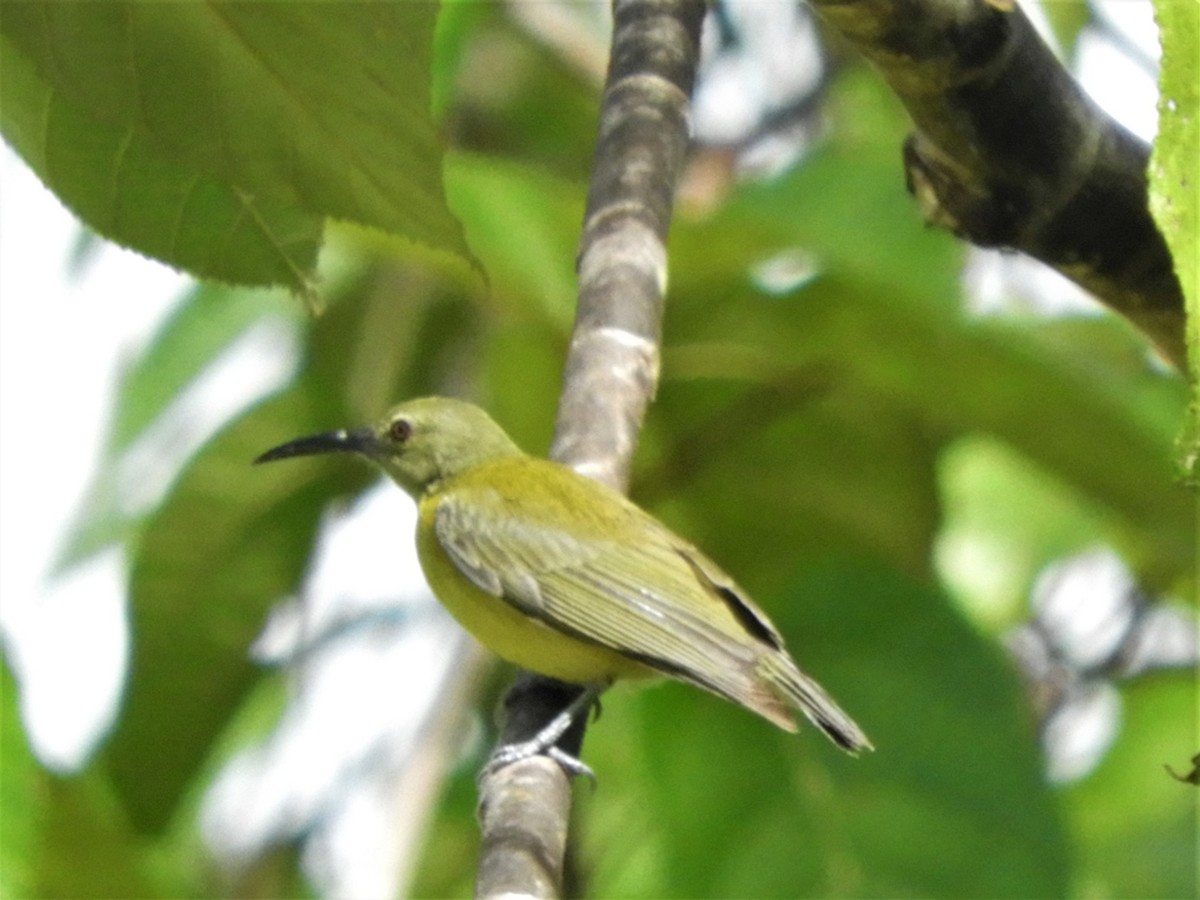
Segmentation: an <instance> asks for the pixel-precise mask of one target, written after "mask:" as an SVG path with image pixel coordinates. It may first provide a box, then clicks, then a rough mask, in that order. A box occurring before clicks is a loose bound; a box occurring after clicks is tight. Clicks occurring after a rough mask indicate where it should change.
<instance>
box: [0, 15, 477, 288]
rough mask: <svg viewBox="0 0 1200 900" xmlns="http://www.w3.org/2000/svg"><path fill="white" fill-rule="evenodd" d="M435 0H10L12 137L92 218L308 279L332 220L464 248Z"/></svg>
mask: <svg viewBox="0 0 1200 900" xmlns="http://www.w3.org/2000/svg"><path fill="white" fill-rule="evenodd" d="M436 15H437V5H436V4H434V3H367V2H353V3H338V4H323V3H269V2H251V3H234V4H224V3H138V2H119V3H86V2H82V3H80V2H63V3H54V4H49V5H45V4H5V8H4V12H3V16H0V32H2V36H3V39H4V52H3V54H2V57H3V60H4V70H3V73H2V74H3V78H2V79H0V84H3V95H2V97H0V100H2V101H3V102H2V103H0V109H2V110H3V119H2V122H3V128H4V134H5V136H6V138H7V139H8V141H9V142H10V143H12V144H13V146H14V147H15V148H16V149H17V150H18V152H20V153H21V155H22V156H23V157H24V158H25V159H26V161H27V162H29V164H30V165H31V166H32V167H33V169H34V170H35V171H36V172H37V173H38V174H39V175H40V176H41V177H42V179H43V180H44V181H46V182H47V184H49V185H50V186H51V187H52V188H53V189H54V190H55V191H56V193H58V194H59V196H60V197H61V198H62V199H63V200H64V202H65V203H66V204H67V205H68V206H70V207H71V208H72V209H74V210H75V211H76V212H77V213H78V214H79V215H80V217H81V218H83V219H84V221H86V222H87V223H88V224H89V225H91V227H92V228H94V229H95V230H96V231H98V232H100V233H101V234H103V235H105V236H106V237H109V238H112V239H113V240H115V241H117V242H118V243H122V244H125V245H126V246H130V247H133V248H134V249H137V250H140V251H141V252H144V253H147V254H150V255H153V256H156V257H158V258H160V259H162V260H163V261H165V262H168V263H170V264H172V265H176V266H179V267H181V268H186V269H188V270H189V271H191V272H193V273H195V274H197V275H200V276H203V277H208V278H216V279H221V280H225V281H231V282H238V283H244V284H285V285H288V286H289V287H291V288H292V289H294V290H303V291H306V292H311V291H312V290H313V285H312V277H313V275H314V269H315V262H316V252H317V248H318V244H319V241H320V236H321V232H322V227H323V222H324V220H325V219H326V218H335V219H345V220H349V221H352V222H358V223H361V224H364V225H368V226H371V227H374V228H379V229H383V230H386V231H390V232H395V233H397V234H400V235H403V236H405V237H408V238H410V239H412V240H416V241H420V242H423V243H426V244H429V245H431V246H433V247H436V248H439V249H442V250H446V251H449V252H452V253H457V254H460V255H463V256H469V254H468V252H467V250H466V247H465V244H464V243H463V239H462V235H461V231H460V229H459V226H458V223H457V220H455V218H454V217H453V215H452V214H451V213H450V212H449V210H448V209H447V207H446V205H445V202H444V199H443V196H442V189H441V177H440V148H439V141H438V136H437V131H436V129H435V127H434V124H433V121H432V119H431V117H430V114H429V109H428V107H429V65H430V54H431V49H430V48H431V44H432V35H433V28H434V23H435V19H436Z"/></svg>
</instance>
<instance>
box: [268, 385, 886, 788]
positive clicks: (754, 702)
mask: <svg viewBox="0 0 1200 900" xmlns="http://www.w3.org/2000/svg"><path fill="white" fill-rule="evenodd" d="M326 453H349V454H354V455H357V456H360V457H364V458H365V459H367V460H369V461H370V462H372V463H374V464H375V465H376V466H377V467H378V468H380V469H381V470H382V471H383V472H384V473H385V474H386V475H388V476H389V477H390V478H391V479H392V480H393V481H395V482H396V484H398V485H399V487H400V488H402V489H403V490H404V491H405V492H407V493H408V494H409V495H410V496H411V497H412V498H413V499H414V500H415V501H416V503H417V507H418V518H417V529H416V544H417V555H418V559H419V560H420V564H421V568H422V570H423V572H424V574H425V577H426V580H427V581H428V582H429V585H430V587H431V588H432V590H433V593H434V595H435V596H436V597H437V598H438V600H439V601H440V602H441V603H442V605H443V606H445V607H446V609H447V610H448V611H449V612H450V613H451V615H452V616H454V618H455V619H457V620H458V622H459V623H460V624H461V625H462V626H463V627H464V628H466V630H467V631H469V632H471V633H472V634H473V635H474V636H475V637H476V639H478V640H479V641H480V642H481V643H482V644H484V645H485V646H486V647H488V648H490V649H491V650H492V651H493V652H494V653H496V654H497V655H498V656H500V657H502V658H503V659H506V660H508V661H509V662H511V663H514V664H516V665H518V666H520V667H521V668H524V669H527V670H529V671H531V672H535V673H537V674H540V675H545V676H548V677H550V678H554V679H558V680H559V681H564V682H568V683H571V684H576V685H580V686H583V687H584V688H585V691H584V693H583V694H582V695H581V699H580V701H579V702H577V703H575V704H572V706H571V707H570V708H569V709H568V710H566V711H565V712H564V714H563V715H562V716H560V717H558V721H557V725H555V726H554V728H553V729H552V728H551V727H550V726H548V727H547V729H544V730H543V732H542V733H540V734H539V735H538V736H537V738H535V740H534V741H532V742H526V744H525V745H523V746H520V747H518V748H517V749H516V750H515V751H510V752H508V753H507V754H506V753H504V752H503V748H502V751H501V753H500V755H499V757H496V758H494V760H493V762H495V761H496V759H498V760H499V761H500V762H501V763H507V762H509V761H512V760H513V759H517V758H521V757H523V756H525V755H531V754H533V753H536V752H540V751H541V750H545V749H546V748H547V747H549V746H550V745H552V744H553V743H554V741H555V740H557V738H558V736H559V735H560V734H561V732H562V731H564V730H565V729H566V727H567V726H568V725H569V724H570V720H571V717H572V716H574V715H575V714H577V712H578V710H579V709H580V708H582V707H586V706H587V705H588V704H590V703H591V702H592V701H593V700H594V699H595V698H597V697H599V695H600V693H601V692H602V691H603V690H604V689H606V688H607V687H608V686H609V685H611V684H612V683H614V682H616V681H620V680H643V679H648V678H653V677H656V676H667V677H670V678H674V679H677V680H680V681H684V682H688V683H691V684H693V685H696V686H698V687H700V688H703V689H705V690H707V691H710V692H711V693H713V694H716V695H717V696H720V697H723V698H725V699H726V700H729V701H732V702H733V703H736V704H738V705H740V706H742V707H744V708H746V709H748V710H750V711H752V712H754V713H757V714H758V715H760V716H762V717H763V718H764V719H766V720H768V721H769V722H772V723H773V724H775V725H776V726H778V727H780V728H782V729H784V730H786V731H792V732H794V731H797V730H798V729H797V725H796V720H795V717H794V715H793V711H794V710H798V711H799V712H800V713H802V714H803V715H804V716H805V717H806V718H807V719H808V720H809V721H810V722H812V723H813V724H814V725H815V726H816V727H817V728H819V729H820V730H821V731H822V732H823V733H824V734H825V735H827V736H828V737H829V738H830V740H832V741H833V742H834V743H835V744H836V745H837V746H839V747H841V748H842V749H844V750H846V751H848V752H849V753H851V754H858V753H859V752H860V751H861V750H864V749H873V748H872V746H871V742H870V741H869V740H868V739H867V736H866V734H865V733H864V732H863V730H862V729H861V728H860V727H859V726H858V725H857V724H856V723H855V722H854V720H853V719H851V718H850V716H849V715H847V714H846V713H845V712H844V711H843V710H842V709H841V707H839V706H838V704H837V703H836V702H835V701H834V700H833V698H832V697H830V696H829V694H828V693H826V691H825V690H824V689H823V688H822V687H821V686H820V685H819V684H817V682H816V681H814V680H813V679H812V678H810V677H809V676H808V675H806V674H805V673H804V672H802V671H801V670H800V668H799V666H798V665H797V664H796V662H795V660H794V659H793V658H792V656H791V655H790V654H789V652H788V650H787V649H786V647H785V645H784V641H783V638H782V637H781V635H780V633H779V631H778V630H777V629H776V627H775V626H774V625H773V624H772V623H771V620H770V619H769V618H768V617H767V615H766V613H765V612H763V611H762V609H760V608H759V607H758V606H757V605H756V604H755V603H754V602H753V601H752V600H751V599H750V597H749V595H748V594H747V593H746V591H744V590H743V589H742V588H741V587H739V586H738V585H737V583H736V582H735V581H734V580H733V579H732V578H731V577H730V576H729V575H728V574H726V573H725V572H724V571H723V570H722V569H721V568H720V567H719V566H718V565H717V564H716V563H714V562H713V561H712V560H711V559H709V558H708V557H707V556H706V555H705V554H704V553H703V552H701V551H700V550H699V549H698V548H697V547H695V546H694V545H693V544H692V543H691V542H689V541H687V540H685V539H684V538H682V537H680V536H679V535H677V534H675V533H674V532H673V531H672V530H671V529H670V528H668V527H667V526H666V525H665V524H663V523H662V522H660V521H659V520H658V519H656V518H655V517H654V516H652V515H651V514H649V513H648V512H646V511H645V510H643V509H641V508H640V507H639V506H637V505H636V504H635V503H633V502H632V501H631V500H629V499H628V498H627V497H625V496H624V495H623V494H621V493H620V492H618V491H616V490H613V489H612V488H610V487H608V486H607V485H604V484H601V483H600V482H597V481H594V480H592V479H590V478H587V477H585V476H583V475H581V474H579V473H578V472H576V471H575V470H574V469H571V468H570V467H568V466H565V465H562V464H560V463H557V462H553V461H551V460H548V459H542V458H539V457H535V456H531V455H529V454H527V453H525V452H524V451H523V450H521V449H520V447H518V446H517V444H516V443H515V442H514V441H513V440H512V439H511V438H510V437H509V436H508V434H507V433H506V432H505V431H504V429H503V428H501V426H500V425H498V424H497V423H496V422H495V421H493V419H492V418H491V417H490V416H489V415H488V414H487V413H486V412H485V411H484V410H483V409H481V408H480V407H478V406H476V405H474V404H472V403H468V402H466V401H463V400H458V399H453V398H448V397H424V398H421V399H415V400H410V401H407V402H404V403H401V404H400V405H398V406H395V407H393V408H392V409H391V410H389V411H388V412H387V414H386V415H384V416H383V417H382V418H381V419H379V420H378V421H377V422H375V423H374V424H372V425H367V426H363V427H359V428H353V429H339V430H336V431H329V432H324V433H321V434H314V435H310V436H308V437H301V438H297V439H295V440H292V441H289V442H287V443H284V444H281V445H280V446H277V447H275V448H273V449H271V450H268V451H266V452H265V453H263V454H262V455H260V456H259V457H258V458H257V459H256V460H255V463H266V462H272V461H275V460H282V459H288V458H293V457H301V456H312V455H317V454H326ZM553 724H554V723H552V725H553ZM554 749H557V748H554ZM551 755H554V754H551ZM555 758H559V759H560V761H562V762H564V765H565V761H564V760H562V759H561V758H560V757H558V756H556V757H555ZM581 770H586V766H583V767H582V769H581ZM588 771H589V774H590V770H588Z"/></svg>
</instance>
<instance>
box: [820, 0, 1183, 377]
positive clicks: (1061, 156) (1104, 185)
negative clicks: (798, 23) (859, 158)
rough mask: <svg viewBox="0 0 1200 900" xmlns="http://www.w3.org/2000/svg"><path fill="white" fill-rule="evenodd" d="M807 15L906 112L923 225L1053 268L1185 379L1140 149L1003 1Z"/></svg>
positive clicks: (908, 1) (898, 4)
mask: <svg viewBox="0 0 1200 900" xmlns="http://www.w3.org/2000/svg"><path fill="white" fill-rule="evenodd" d="M810 2H811V3H812V6H813V8H814V9H815V10H816V11H817V12H818V13H819V14H820V15H821V17H822V18H824V19H825V20H826V21H827V22H828V23H829V24H831V25H832V26H833V27H834V28H836V29H837V30H838V31H840V32H841V33H842V35H844V36H845V37H846V38H848V39H849V40H850V41H851V42H852V43H853V44H855V46H856V47H857V48H858V49H859V51H860V52H862V54H863V55H864V56H866V57H867V58H868V59H869V60H871V62H872V63H874V64H875V66H876V67H877V68H878V69H879V70H880V71H881V72H882V74H883V76H884V78H886V79H887V81H888V83H889V84H890V85H891V87H892V89H893V90H894V91H895V93H896V95H897V96H898V97H899V98H900V101H901V102H902V103H903V104H904V105H905V107H906V108H907V109H908V112H909V114H910V115H911V117H912V120H913V123H914V124H915V125H916V131H915V132H914V134H912V135H911V136H910V137H909V139H908V141H907V142H906V143H905V146H904V165H905V170H906V175H907V182H908V186H909V190H911V191H912V193H913V194H914V195H915V197H916V198H917V201H918V203H919V204H920V206H921V209H922V212H923V214H924V215H925V218H926V220H927V221H929V222H930V223H931V224H934V225H938V226H941V227H944V228H948V229H950V230H951V231H953V232H954V233H955V234H956V235H958V236H959V237H962V238H965V239H966V240H969V241H971V242H972V243H974V244H978V245H980V246H983V247H1002V248H1010V249H1014V250H1020V251H1022V252H1024V253H1027V254H1029V255H1030V256H1033V257H1035V258H1036V259H1039V260H1041V261H1042V262H1044V263H1046V264H1048V265H1050V266H1053V267H1054V268H1055V269H1057V270H1058V271H1059V272H1061V273H1062V274H1064V275H1066V276H1067V277H1068V278H1070V279H1071V280H1073V281H1075V282H1076V283H1078V284H1079V285H1081V286H1082V287H1084V288H1085V289H1087V290H1088V291H1090V292H1091V293H1092V294H1093V295H1094V296H1095V297H1096V298H1097V299H1098V300H1100V301H1101V302H1102V303H1104V304H1105V305H1107V306H1108V307H1110V308H1111V309H1112V310H1114V311H1115V312H1117V313H1120V314H1121V315H1123V316H1125V317H1126V318H1127V319H1129V320H1130V321H1131V322H1132V323H1133V324H1134V325H1136V326H1137V327H1138V328H1139V329H1141V330H1142V331H1143V332H1144V333H1145V334H1146V335H1147V336H1149V338H1150V339H1151V340H1152V341H1153V342H1154V343H1155V344H1156V345H1157V347H1158V348H1159V349H1160V350H1161V351H1162V353H1163V354H1164V355H1165V356H1166V357H1167V358H1168V359H1169V360H1170V361H1171V362H1172V363H1174V364H1175V365H1176V366H1177V367H1178V368H1179V369H1180V370H1181V371H1182V370H1184V369H1185V368H1186V349H1185V344H1184V327H1185V325H1184V323H1185V316H1184V303H1183V293H1182V290H1181V288H1180V285H1179V281H1178V279H1177V278H1176V275H1175V271H1174V268H1173V265H1172V260H1171V255H1170V251H1169V250H1168V249H1167V245H1166V242H1165V241H1164V240H1163V238H1162V236H1161V235H1160V234H1159V232H1158V229H1157V228H1156V227H1155V224H1154V221H1153V219H1152V218H1151V216H1150V211H1149V202H1148V194H1147V176H1146V167H1147V164H1148V162H1149V154H1150V148H1149V147H1148V146H1147V145H1146V144H1145V143H1144V142H1142V141H1141V140H1139V139H1138V138H1136V137H1134V136H1133V135H1132V134H1130V133H1129V132H1128V131H1126V130H1125V129H1124V128H1123V127H1121V126H1120V125H1119V124H1117V123H1116V122H1114V121H1113V120H1112V119H1111V118H1109V117H1108V115H1107V114H1106V113H1104V112H1103V111H1102V110H1101V109H1100V108H1099V107H1098V106H1096V105H1095V104H1094V103H1093V102H1092V101H1091V100H1090V98H1088V96H1087V95H1086V94H1085V93H1084V92H1083V90H1082V89H1081V88H1080V87H1079V85H1078V84H1077V83H1076V82H1075V80H1074V79H1073V78H1072V77H1071V75H1070V74H1069V73H1068V72H1067V71H1066V70H1065V69H1064V68H1063V67H1062V65H1061V64H1060V63H1059V62H1058V60H1057V59H1056V58H1055V57H1054V54H1053V53H1052V52H1051V51H1050V49H1049V48H1048V47H1047V46H1046V45H1045V43H1043V41H1042V40H1041V38H1040V37H1039V36H1038V34H1037V32H1036V31H1035V30H1034V28H1033V26H1032V25H1031V24H1030V22H1029V20H1028V19H1027V18H1026V17H1025V15H1024V13H1022V12H1021V10H1020V8H1019V7H1018V6H1017V5H1016V3H1015V0H810Z"/></svg>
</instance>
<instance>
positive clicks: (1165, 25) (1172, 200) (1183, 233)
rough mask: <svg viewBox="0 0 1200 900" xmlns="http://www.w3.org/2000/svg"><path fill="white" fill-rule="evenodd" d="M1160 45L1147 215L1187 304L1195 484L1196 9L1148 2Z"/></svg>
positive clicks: (1199, 272) (1199, 379)
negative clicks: (1168, 255)
mask: <svg viewBox="0 0 1200 900" xmlns="http://www.w3.org/2000/svg"><path fill="white" fill-rule="evenodd" d="M1154 18H1155V20H1156V21H1157V22H1158V30H1159V39H1160V41H1161V42H1162V70H1161V72H1160V73H1159V82H1158V136H1157V137H1156V138H1155V140H1154V151H1153V153H1152V155H1151V157H1150V211H1151V212H1152V213H1153V214H1154V220H1155V221H1156V222H1157V223H1158V227H1159V229H1160V230H1161V231H1162V233H1163V237H1165V238H1166V239H1167V246H1169V247H1170V248H1171V256H1172V257H1173V258H1174V260H1175V274H1176V275H1177V276H1178V277H1179V284H1180V286H1181V287H1182V288H1183V296H1184V302H1185V303H1186V304H1187V346H1188V359H1189V365H1190V370H1191V377H1192V405H1191V416H1190V421H1189V423H1188V427H1187V430H1186V431H1185V432H1184V434H1183V435H1182V436H1181V445H1182V446H1181V448H1180V451H1181V452H1180V460H1181V464H1182V466H1183V469H1184V471H1185V472H1186V473H1187V474H1188V477H1189V478H1190V479H1191V480H1192V482H1193V483H1196V482H1200V394H1198V393H1197V391H1200V257H1198V253H1197V247H1198V245H1200V229H1198V227H1197V226H1198V224H1200V212H1198V209H1200V184H1198V183H1197V179H1196V160H1197V159H1200V112H1198V110H1200V87H1198V85H1200V6H1197V5H1196V4H1195V3H1187V2H1179V0H1155V2H1154Z"/></svg>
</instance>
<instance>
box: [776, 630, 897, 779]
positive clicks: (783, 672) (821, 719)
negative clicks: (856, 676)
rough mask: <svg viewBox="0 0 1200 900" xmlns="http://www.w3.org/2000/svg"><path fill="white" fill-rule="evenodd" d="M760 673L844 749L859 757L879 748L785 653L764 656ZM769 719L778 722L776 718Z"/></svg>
mask: <svg viewBox="0 0 1200 900" xmlns="http://www.w3.org/2000/svg"><path fill="white" fill-rule="evenodd" d="M759 672H760V674H761V675H762V676H763V677H764V678H765V679H766V681H767V682H769V683H770V685H771V687H772V688H773V689H775V690H776V691H777V692H778V693H779V694H781V695H782V697H783V698H784V699H786V700H787V701H788V702H789V703H790V704H792V705H793V706H795V707H796V708H797V709H799V710H800V712H802V713H804V716H805V718H807V719H808V720H809V721H810V722H812V723H813V724H814V725H816V726H817V727H818V728H820V729H821V730H822V731H823V732H825V734H826V735H828V736H829V739H830V740H831V741H833V742H834V743H835V744H837V745H838V746H839V747H841V748H842V749H843V750H846V751H847V752H849V753H852V754H856V755H857V754H858V752H859V751H861V750H873V749H875V748H874V747H872V746H871V741H870V740H869V739H868V738H867V736H866V734H864V733H863V730H862V729H861V728H859V727H858V725H857V724H856V723H855V721H854V720H853V719H851V718H850V717H849V716H848V715H846V713H845V712H844V711H843V710H842V708H841V707H840V706H838V705H837V703H836V702H835V701H834V699H833V698H832V697H830V696H829V694H827V693H825V689H824V688H822V687H821V686H820V685H819V684H817V683H816V682H815V681H813V680H812V679H811V678H809V677H808V676H807V675H805V674H804V673H803V672H801V671H800V670H799V669H798V668H797V667H796V664H795V663H793V662H792V660H791V659H790V658H789V657H788V656H787V655H785V654H784V653H767V654H764V655H763V657H762V659H761V661H760V663H759ZM768 718H770V719H771V720H772V721H777V720H776V719H775V718H774V717H773V716H768ZM777 724H778V722H777ZM789 730H793V729H789Z"/></svg>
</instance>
